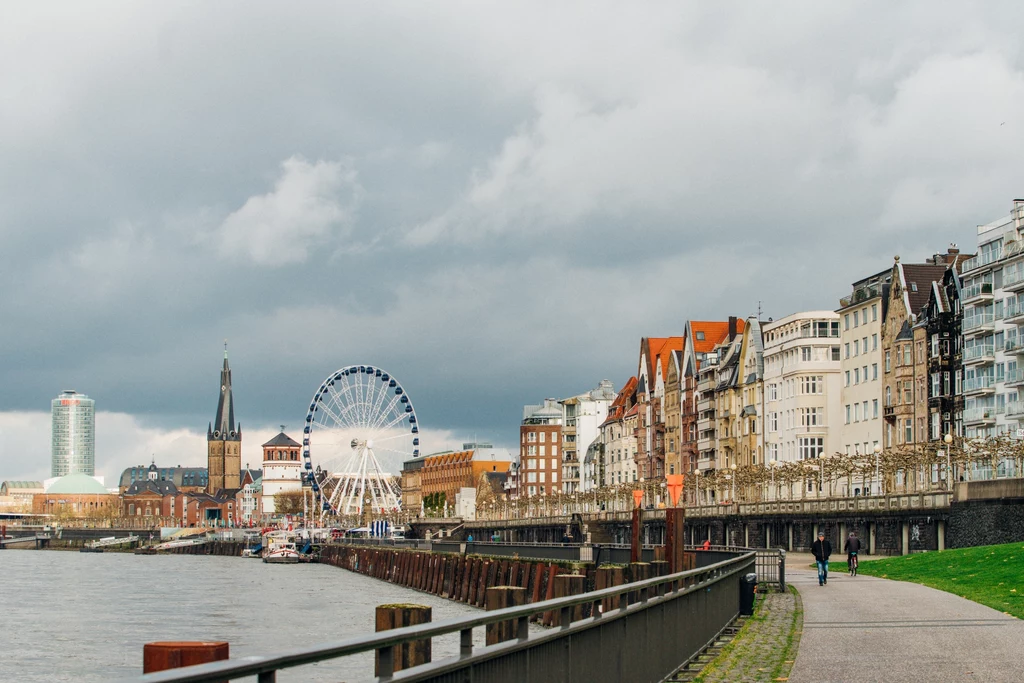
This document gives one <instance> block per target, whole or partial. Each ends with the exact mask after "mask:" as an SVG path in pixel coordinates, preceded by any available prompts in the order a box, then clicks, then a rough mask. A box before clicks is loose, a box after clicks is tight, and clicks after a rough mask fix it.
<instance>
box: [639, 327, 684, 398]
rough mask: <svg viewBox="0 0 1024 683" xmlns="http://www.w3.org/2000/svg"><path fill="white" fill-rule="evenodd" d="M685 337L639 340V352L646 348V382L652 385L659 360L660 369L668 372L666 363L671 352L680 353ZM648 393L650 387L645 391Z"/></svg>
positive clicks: (645, 338)
mask: <svg viewBox="0 0 1024 683" xmlns="http://www.w3.org/2000/svg"><path fill="white" fill-rule="evenodd" d="M684 342H685V337H644V338H643V339H642V340H640V350H641V352H643V350H644V345H645V344H646V346H647V381H648V383H650V384H653V383H654V372H655V370H656V369H657V367H658V364H657V361H658V360H659V359H660V360H661V369H662V370H663V371H665V372H666V374H667V371H668V361H669V358H670V357H671V356H672V352H673V351H682V350H683V344H684ZM647 390H648V391H650V390H651V389H650V387H648V389H647Z"/></svg>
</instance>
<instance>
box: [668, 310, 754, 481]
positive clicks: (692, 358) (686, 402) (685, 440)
mask: <svg viewBox="0 0 1024 683" xmlns="http://www.w3.org/2000/svg"><path fill="white" fill-rule="evenodd" d="M742 332H743V321H742V320H738V319H736V318H730V319H729V320H728V321H724V322H709V321H701V320H688V321H687V322H686V325H685V326H684V330H683V338H684V344H683V352H682V355H681V360H680V373H681V375H682V378H681V380H680V390H679V391H680V413H679V442H680V443H679V460H680V465H681V471H682V472H685V473H693V472H696V471H697V467H698V461H699V459H700V455H699V454H700V450H701V448H700V447H701V446H702V445H703V446H704V447H705V451H707V450H708V447H710V448H711V449H712V450H713V448H714V446H713V445H710V446H709V441H708V440H707V439H701V438H700V436H699V430H698V423H699V422H700V419H699V418H700V414H701V410H700V409H699V408H698V406H700V407H701V408H703V409H704V410H703V413H704V422H703V424H704V426H705V433H707V431H708V429H707V428H708V425H709V422H708V419H709V418H708V409H710V410H711V412H712V413H713V412H714V409H713V407H712V403H713V402H712V400H711V399H710V398H708V397H707V396H705V397H704V398H702V399H698V391H697V380H698V373H699V371H700V368H701V367H702V364H703V363H704V360H705V358H707V356H708V354H710V353H712V352H713V351H714V349H715V347H716V346H717V345H718V344H720V343H722V342H723V341H726V340H727V339H730V338H732V337H735V336H736V334H739V333H742ZM716 362H717V357H716ZM710 431H711V432H713V431H714V428H713V425H712V426H711V428H710ZM704 462H705V465H707V463H708V462H710V461H709V460H708V459H707V458H705V460H704ZM704 469H710V466H705V467H704Z"/></svg>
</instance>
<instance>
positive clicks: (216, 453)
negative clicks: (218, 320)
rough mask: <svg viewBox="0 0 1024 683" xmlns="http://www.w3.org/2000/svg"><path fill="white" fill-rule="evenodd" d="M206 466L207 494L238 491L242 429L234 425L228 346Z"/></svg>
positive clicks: (209, 438) (221, 373)
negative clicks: (226, 490)
mask: <svg viewBox="0 0 1024 683" xmlns="http://www.w3.org/2000/svg"><path fill="white" fill-rule="evenodd" d="M206 462H207V471H208V473H209V476H208V479H207V484H206V490H207V492H209V493H211V494H212V493H216V492H217V491H218V490H219V489H237V488H239V474H240V472H241V468H242V425H240V424H239V425H235V400H234V397H233V396H232V395H231V368H230V367H228V345H227V342H225V343H224V367H223V368H222V369H221V371H220V400H219V401H218V402H217V417H216V418H215V419H214V421H213V422H212V423H210V426H209V427H208V428H207V430H206Z"/></svg>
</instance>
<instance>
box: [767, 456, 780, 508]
mask: <svg viewBox="0 0 1024 683" xmlns="http://www.w3.org/2000/svg"><path fill="white" fill-rule="evenodd" d="M768 464H769V466H770V468H771V471H772V500H775V499H776V498H778V496H777V495H775V468H776V467H778V466H779V461H778V460H776V459H775V458H772V460H771V462H770V463H768Z"/></svg>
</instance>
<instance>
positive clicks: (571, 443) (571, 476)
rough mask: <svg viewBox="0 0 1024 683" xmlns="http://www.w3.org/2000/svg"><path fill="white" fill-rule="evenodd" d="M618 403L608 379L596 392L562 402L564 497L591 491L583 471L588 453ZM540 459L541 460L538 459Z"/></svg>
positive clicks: (601, 383) (602, 382)
mask: <svg viewBox="0 0 1024 683" xmlns="http://www.w3.org/2000/svg"><path fill="white" fill-rule="evenodd" d="M613 400H615V385H613V384H612V383H611V381H610V380H607V379H604V380H601V382H600V383H599V384H598V385H597V388H596V389H594V390H593V391H588V392H586V393H584V394H579V395H578V396H573V397H571V398H567V399H564V400H562V401H559V405H561V407H562V483H561V487H560V489H557V490H560V491H561V492H562V493H575V492H577V491H581V490H587V488H586V486H585V485H584V481H583V480H581V478H580V467H581V465H582V461H583V459H584V456H585V455H586V453H587V449H588V448H589V447H590V445H591V444H592V443H594V442H595V441H597V439H598V436H599V435H600V426H601V423H602V422H604V420H605V418H606V417H607V416H608V406H609V405H611V403H612V401H613ZM538 457H539V456H538Z"/></svg>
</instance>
